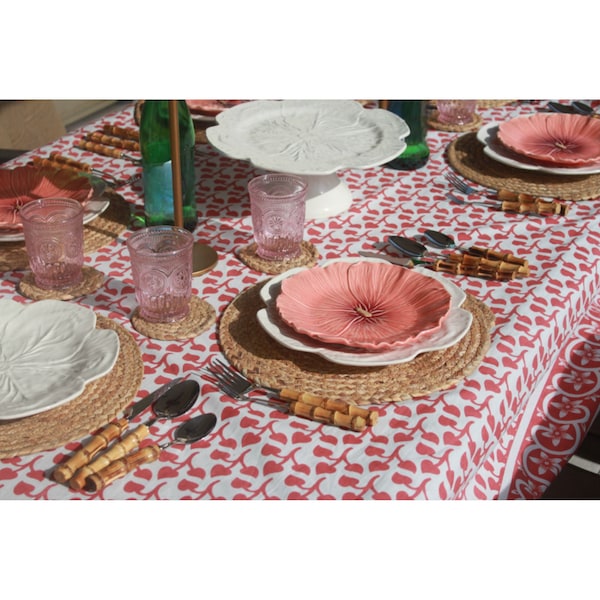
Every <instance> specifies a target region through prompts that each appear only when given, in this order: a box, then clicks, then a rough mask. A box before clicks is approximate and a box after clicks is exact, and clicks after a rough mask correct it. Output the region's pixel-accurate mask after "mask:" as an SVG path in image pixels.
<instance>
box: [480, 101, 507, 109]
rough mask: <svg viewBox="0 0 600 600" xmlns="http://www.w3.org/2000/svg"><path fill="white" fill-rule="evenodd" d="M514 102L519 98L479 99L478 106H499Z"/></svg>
mask: <svg viewBox="0 0 600 600" xmlns="http://www.w3.org/2000/svg"><path fill="white" fill-rule="evenodd" d="M513 102H517V100H477V108H497V107H499V106H506V105H507V104H512V103H513Z"/></svg>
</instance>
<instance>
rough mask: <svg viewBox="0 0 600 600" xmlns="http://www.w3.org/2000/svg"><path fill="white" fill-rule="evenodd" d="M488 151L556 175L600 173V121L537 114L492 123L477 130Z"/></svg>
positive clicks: (515, 163) (520, 165)
mask: <svg viewBox="0 0 600 600" xmlns="http://www.w3.org/2000/svg"><path fill="white" fill-rule="evenodd" d="M477 139H478V140H479V141H480V142H481V143H482V144H483V145H484V153H485V154H486V155H487V156H489V157H490V158H492V159H493V160H496V161H498V162H501V163H503V164H505V165H508V166H510V167H514V168H517V169H524V170H528V171H539V172H542V173H551V174H555V175H573V176H581V175H593V174H595V173H600V120H598V119H593V118H590V117H586V116H583V115H576V114H563V113H536V114H534V115H530V116H525V117H517V118H515V119H511V120H509V121H503V122H501V123H498V122H493V123H489V124H488V125H486V126H485V127H482V128H481V129H480V130H479V132H478V133H477Z"/></svg>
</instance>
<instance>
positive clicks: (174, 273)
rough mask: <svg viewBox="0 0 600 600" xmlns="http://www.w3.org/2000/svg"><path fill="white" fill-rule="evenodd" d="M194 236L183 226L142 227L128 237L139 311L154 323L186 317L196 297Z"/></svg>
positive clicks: (169, 321)
mask: <svg viewBox="0 0 600 600" xmlns="http://www.w3.org/2000/svg"><path fill="white" fill-rule="evenodd" d="M193 242H194V236H193V235H192V234H191V233H190V232H189V231H187V230H185V229H181V228H179V227H170V226H166V225H165V226H156V227H148V228H146V229H141V230H140V231H138V232H136V233H134V234H133V235H132V236H131V237H130V238H129V239H128V240H127V248H128V250H129V255H130V257H131V270H132V273H133V283H134V286H135V297H136V300H137V303H138V305H139V315H140V316H141V317H142V318H143V319H145V320H146V321H150V322H152V323H172V322H174V321H179V320H181V319H183V318H185V317H186V316H187V315H188V313H189V310H190V300H191V297H192V247H193Z"/></svg>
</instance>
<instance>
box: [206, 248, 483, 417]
mask: <svg viewBox="0 0 600 600" xmlns="http://www.w3.org/2000/svg"><path fill="white" fill-rule="evenodd" d="M493 322H494V318H493V315H492V312H491V310H490V309H489V308H488V307H487V306H486V305H485V304H484V303H483V302H481V301H479V300H477V299H476V298H474V297H473V296H471V295H469V294H466V293H465V292H463V291H462V290H461V289H460V288H459V287H458V286H456V285H455V284H454V283H452V282H451V281H450V280H449V279H448V278H446V277H445V276H444V275H443V274H441V273H436V272H432V271H430V270H428V269H425V268H422V267H414V268H405V267H402V266H398V265H392V264H389V262H387V261H386V260H381V259H373V258H342V259H338V260H332V261H326V262H325V263H323V264H319V265H316V266H313V267H298V268H293V269H289V270H288V271H285V272H283V273H281V274H280V275H277V276H275V277H272V278H270V279H269V280H267V281H266V282H259V283H257V284H255V285H254V286H252V287H250V288H249V289H246V290H244V291H243V292H241V293H240V294H239V295H238V296H237V297H236V298H235V299H234V300H233V301H232V302H231V303H230V305H229V306H228V307H227V308H226V309H225V311H224V313H223V315H222V316H221V318H220V319H219V322H218V335H219V341H220V345H221V349H222V352H223V354H224V355H225V357H226V358H227V359H228V361H229V362H230V363H231V365H232V366H233V367H235V368H236V369H237V370H238V371H239V372H241V373H242V374H243V375H244V376H246V377H247V378H249V379H250V380H251V381H252V382H253V383H255V384H256V385H260V386H266V387H268V388H275V389H281V388H292V389H297V390H304V391H307V392H309V393H311V394H316V395H318V396H321V397H326V398H332V399H338V400H343V401H345V402H349V403H351V404H356V405H363V404H379V403H385V402H394V401H400V400H405V399H408V398H412V397H416V396H420V395H425V394H428V393H431V392H433V391H437V390H440V389H444V388H446V387H450V386H452V385H454V384H455V383H457V382H458V381H460V379H462V378H463V377H465V376H466V375H467V374H468V373H470V372H472V371H473V370H474V369H475V368H476V366H477V365H478V364H479V362H480V361H481V359H482V358H483V356H484V354H485V352H486V350H487V348H488V345H489V340H490V329H491V327H492V325H493Z"/></svg>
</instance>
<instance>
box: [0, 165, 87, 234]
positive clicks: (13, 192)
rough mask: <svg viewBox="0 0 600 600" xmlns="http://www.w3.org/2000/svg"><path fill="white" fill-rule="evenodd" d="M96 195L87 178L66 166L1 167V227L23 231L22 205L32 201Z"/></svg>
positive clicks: (84, 197)
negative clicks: (63, 167)
mask: <svg viewBox="0 0 600 600" xmlns="http://www.w3.org/2000/svg"><path fill="white" fill-rule="evenodd" d="M93 194H94V186H93V184H92V182H91V181H90V179H89V178H88V177H85V176H83V175H78V174H77V173H75V172H74V171H68V170H67V169H58V170H43V169H38V168H36V167H16V168H14V169H0V228H1V229H3V230H13V231H21V230H22V227H23V226H22V224H21V218H20V216H19V208H20V207H21V206H23V205H24V204H27V203H28V202H31V201H32V200H37V199H39V198H57V197H59V198H72V199H74V200H77V201H79V202H86V201H87V200H89V199H90V198H91V197H92V195H93Z"/></svg>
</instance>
